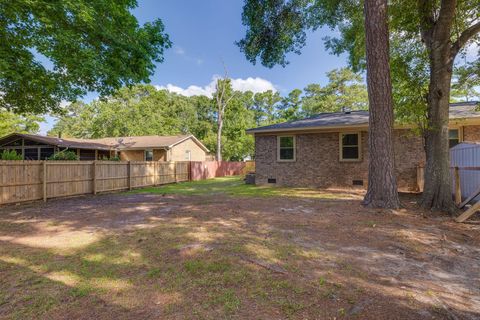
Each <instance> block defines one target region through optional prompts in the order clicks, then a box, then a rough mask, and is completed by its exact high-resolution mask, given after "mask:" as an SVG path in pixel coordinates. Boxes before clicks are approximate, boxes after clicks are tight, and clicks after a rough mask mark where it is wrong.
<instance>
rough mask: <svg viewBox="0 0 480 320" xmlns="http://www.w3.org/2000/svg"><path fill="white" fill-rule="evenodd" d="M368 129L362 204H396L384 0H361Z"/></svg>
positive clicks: (390, 206)
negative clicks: (366, 175)
mask: <svg viewBox="0 0 480 320" xmlns="http://www.w3.org/2000/svg"><path fill="white" fill-rule="evenodd" d="M364 12H365V33H366V57H367V86H368V100H369V104H370V117H369V130H368V150H369V161H368V190H367V194H366V195H365V198H364V200H363V204H364V205H366V206H369V207H375V208H392V209H396V208H398V207H400V200H399V198H398V191H397V179H396V176H395V163H394V160H395V159H394V150H393V99H392V83H391V78H390V61H389V33H388V25H387V0H365V6H364Z"/></svg>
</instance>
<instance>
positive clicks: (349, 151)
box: [340, 133, 361, 161]
mask: <svg viewBox="0 0 480 320" xmlns="http://www.w3.org/2000/svg"><path fill="white" fill-rule="evenodd" d="M360 139H361V136H360V133H340V160H341V161H358V160H360V158H361V154H360V152H361V151H360Z"/></svg>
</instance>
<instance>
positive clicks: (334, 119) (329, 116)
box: [247, 101, 480, 133]
mask: <svg viewBox="0 0 480 320" xmlns="http://www.w3.org/2000/svg"><path fill="white" fill-rule="evenodd" d="M478 104H479V102H475V101H474V102H462V103H452V104H450V119H464V118H480V112H478V111H475V108H476V107H477V106H478ZM351 126H368V111H351V112H329V113H319V114H317V115H315V116H312V117H309V118H305V119H300V120H295V121H289V122H283V123H277V124H272V125H269V126H264V127H259V128H253V129H248V130H247V132H248V133H255V132H274V131H283V130H286V131H288V130H295V129H300V130H308V129H312V128H328V127H351Z"/></svg>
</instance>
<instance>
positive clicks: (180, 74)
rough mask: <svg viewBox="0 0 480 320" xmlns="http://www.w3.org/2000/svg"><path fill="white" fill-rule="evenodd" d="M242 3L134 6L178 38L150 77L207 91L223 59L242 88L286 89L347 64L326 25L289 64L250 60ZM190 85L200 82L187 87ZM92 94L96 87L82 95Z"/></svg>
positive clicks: (149, 0)
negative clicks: (331, 45) (329, 40)
mask: <svg viewBox="0 0 480 320" xmlns="http://www.w3.org/2000/svg"><path fill="white" fill-rule="evenodd" d="M242 6H243V0H202V1H197V0H162V1H158V0H139V1H138V8H136V9H135V10H134V11H133V13H134V15H135V16H136V17H137V19H138V20H139V22H140V23H141V24H143V23H145V22H147V21H152V20H154V19H157V18H160V19H162V21H163V22H164V24H165V28H166V32H167V33H168V34H169V36H170V39H171V40H172V42H173V46H172V48H171V49H169V50H168V51H167V52H166V55H165V61H164V62H163V63H161V64H158V65H157V68H156V70H155V74H154V75H153V77H152V78H151V83H152V84H154V85H157V86H159V87H168V88H170V89H172V90H174V91H177V92H181V93H185V94H192V92H193V93H195V92H208V90H209V89H210V88H209V84H211V82H212V78H213V77H214V76H215V75H223V72H224V71H223V64H222V60H223V61H224V62H225V65H226V67H227V69H228V75H229V76H230V77H231V78H233V79H237V81H236V84H237V87H238V88H248V89H252V88H253V89H255V88H257V89H258V90H262V89H264V88H266V89H268V88H270V87H273V88H275V89H276V90H278V91H279V92H280V93H281V94H282V95H285V94H287V93H288V92H289V91H291V90H293V89H295V88H300V89H301V88H304V87H305V86H306V85H308V84H310V83H321V84H324V83H325V82H326V76H325V73H326V72H327V71H330V70H332V69H335V68H339V67H342V66H345V65H346V62H347V59H346V56H340V57H338V56H334V55H331V54H329V53H328V52H327V51H326V49H325V47H324V45H323V40H322V38H323V37H324V36H326V35H331V34H332V31H330V30H329V29H326V28H325V29H319V30H318V31H316V32H315V33H310V34H309V35H308V39H307V45H306V46H305V48H304V49H303V50H302V54H301V55H296V54H291V55H289V57H288V58H289V61H290V64H289V65H288V66H287V67H285V68H283V67H281V66H277V67H274V68H272V69H268V68H265V67H263V66H262V65H261V64H260V63H257V64H256V65H253V64H251V63H250V62H248V61H247V60H246V59H245V56H244V55H243V54H242V53H241V52H240V50H239V48H238V47H237V46H236V45H235V41H237V40H240V39H241V38H242V37H243V36H244V34H245V27H244V26H243V25H242V21H241V13H242ZM249 78H251V79H249ZM190 86H195V87H191V88H190V89H188V87H190ZM187 89H188V90H187ZM93 98H95V94H93V93H92V94H89V95H87V96H86V97H84V98H83V100H85V101H91V100H92V99H93ZM53 122H54V119H53V118H50V117H48V120H47V123H45V124H42V126H41V133H45V132H46V131H48V129H49V128H50V127H51V126H52V125H53Z"/></svg>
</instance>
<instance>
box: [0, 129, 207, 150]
mask: <svg viewBox="0 0 480 320" xmlns="http://www.w3.org/2000/svg"><path fill="white" fill-rule="evenodd" d="M17 137H22V138H25V139H29V140H32V141H36V142H40V143H44V144H47V145H53V146H57V147H61V148H75V149H97V150H114V149H117V150H124V149H146V148H168V147H172V146H174V145H176V144H178V143H180V142H182V141H184V140H187V139H189V138H192V139H193V141H195V142H196V143H197V144H198V145H199V146H200V147H201V148H202V149H204V150H205V151H206V152H208V149H207V148H206V147H205V146H204V145H203V144H202V143H201V142H200V141H199V140H198V139H197V138H195V137H194V136H193V135H178V136H139V137H116V138H101V139H76V138H57V137H48V136H41V135H38V134H26V133H14V134H11V135H8V136H5V137H1V138H0V145H1V144H2V143H1V142H6V141H7V140H11V139H14V138H17Z"/></svg>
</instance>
